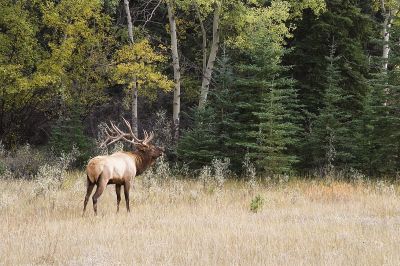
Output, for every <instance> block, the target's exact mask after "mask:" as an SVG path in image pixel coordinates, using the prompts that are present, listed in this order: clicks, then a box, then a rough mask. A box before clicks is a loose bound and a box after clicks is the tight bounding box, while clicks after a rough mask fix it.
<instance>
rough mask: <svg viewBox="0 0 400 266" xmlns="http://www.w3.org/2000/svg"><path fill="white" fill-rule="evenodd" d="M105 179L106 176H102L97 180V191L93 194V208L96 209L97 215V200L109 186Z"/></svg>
mask: <svg viewBox="0 0 400 266" xmlns="http://www.w3.org/2000/svg"><path fill="white" fill-rule="evenodd" d="M104 180H105V178H103V177H102V176H100V178H99V180H98V181H97V188H96V192H95V193H94V194H93V197H92V200H93V210H94V214H95V215H97V200H98V199H99V197H100V196H101V194H102V193H103V191H104V189H105V188H106V186H107V181H105V182H104Z"/></svg>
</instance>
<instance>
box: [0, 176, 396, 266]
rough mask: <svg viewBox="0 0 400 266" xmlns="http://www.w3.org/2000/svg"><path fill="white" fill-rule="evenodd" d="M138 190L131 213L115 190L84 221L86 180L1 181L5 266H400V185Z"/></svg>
mask: <svg viewBox="0 0 400 266" xmlns="http://www.w3.org/2000/svg"><path fill="white" fill-rule="evenodd" d="M134 183H135V187H134V190H133V193H132V197H133V198H132V207H131V208H132V212H131V213H129V214H128V213H127V212H126V210H125V208H124V207H125V206H124V204H123V203H124V202H123V201H122V202H121V211H120V213H118V214H117V213H116V197H115V192H114V187H113V186H109V187H107V189H106V191H105V193H104V194H103V195H102V197H101V198H100V200H99V203H98V208H99V216H98V217H94V215H93V210H92V206H91V202H90V203H89V206H88V207H89V208H88V210H87V213H86V214H85V216H84V217H82V216H81V214H82V213H81V211H82V202H83V197H84V194H85V186H84V175H83V174H82V173H74V174H71V175H70V176H69V178H68V179H67V180H66V181H65V182H64V184H63V186H62V188H61V190H59V191H55V192H54V193H48V194H45V195H37V194H35V193H33V192H32V191H34V188H35V182H33V181H12V180H0V265H54V264H55V265H133V264H136V265H137V264H139V265H400V249H399V247H400V198H399V192H400V191H399V190H400V188H399V186H398V185H392V184H389V183H386V182H357V183H346V182H324V181H289V182H287V183H281V184H274V183H272V182H269V183H266V184H263V185H258V186H256V187H252V188H250V187H248V186H247V185H246V184H245V183H241V182H234V181H230V182H229V181H228V182H227V183H226V184H225V185H224V188H223V189H222V190H213V189H212V188H211V187H206V188H204V187H203V184H202V183H201V182H195V181H176V180H173V181H169V182H164V183H162V184H161V183H158V184H156V183H155V184H153V185H151V186H146V187H145V186H143V184H142V181H141V180H140V179H139V180H136V181H135V182H134ZM257 195H260V196H261V197H262V198H263V199H264V205H263V208H262V209H260V210H258V212H257V213H254V212H252V211H250V203H251V201H252V199H253V198H254V197H255V196H257Z"/></svg>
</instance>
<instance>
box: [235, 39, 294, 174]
mask: <svg viewBox="0 0 400 266" xmlns="http://www.w3.org/2000/svg"><path fill="white" fill-rule="evenodd" d="M254 44H255V45H254V49H253V50H250V51H248V52H246V54H245V57H244V58H247V60H246V61H242V63H241V64H240V65H238V67H237V69H236V71H237V74H238V76H239V78H238V79H237V81H236V82H235V90H236V91H237V92H236V97H237V99H236V101H237V102H236V103H235V106H236V113H235V120H236V122H237V128H236V133H235V134H234V137H235V138H236V144H237V145H238V146H239V147H241V150H242V153H241V155H243V157H242V159H243V158H244V155H245V154H246V153H247V152H249V154H250V156H251V157H252V158H253V160H255V162H256V163H257V165H258V167H259V169H260V170H262V171H264V172H266V173H268V174H282V173H288V172H290V171H292V166H293V164H294V163H295V162H296V160H297V158H296V156H295V153H294V149H293V145H294V144H295V143H296V139H297V137H298V136H297V134H298V126H297V125H298V119H299V115H298V112H297V111H298V107H299V106H298V103H297V94H296V91H295V90H294V88H293V80H292V79H288V78H286V77H284V71H285V68H284V67H282V66H281V65H280V64H281V56H282V52H283V51H282V50H281V49H277V48H276V46H274V45H273V42H272V41H271V40H270V39H269V38H268V36H265V35H260V36H258V37H257V39H255V43H254Z"/></svg>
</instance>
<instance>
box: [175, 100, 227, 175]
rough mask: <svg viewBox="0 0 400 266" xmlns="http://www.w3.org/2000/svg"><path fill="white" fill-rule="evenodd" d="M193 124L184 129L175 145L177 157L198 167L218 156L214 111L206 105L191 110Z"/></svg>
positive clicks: (192, 166) (194, 167) (219, 154)
mask: <svg viewBox="0 0 400 266" xmlns="http://www.w3.org/2000/svg"><path fill="white" fill-rule="evenodd" d="M192 113H193V115H192V117H193V126H192V127H191V128H190V129H188V130H186V131H184V132H183V134H182V137H181V138H180V140H179V143H178V145H177V154H178V159H179V160H181V161H184V162H185V163H187V164H188V165H189V166H190V167H191V168H193V169H199V168H201V167H202V166H204V165H208V164H210V163H211V161H212V159H213V158H215V157H220V156H221V153H220V151H219V146H218V138H219V136H218V135H217V133H218V132H217V126H216V115H215V111H214V110H213V109H212V108H210V107H207V108H205V109H199V108H195V109H193V110H192Z"/></svg>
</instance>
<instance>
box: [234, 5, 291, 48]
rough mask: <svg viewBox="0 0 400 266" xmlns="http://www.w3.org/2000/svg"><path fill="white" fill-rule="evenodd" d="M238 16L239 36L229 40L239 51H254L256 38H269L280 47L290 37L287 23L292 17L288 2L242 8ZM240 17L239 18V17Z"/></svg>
mask: <svg viewBox="0 0 400 266" xmlns="http://www.w3.org/2000/svg"><path fill="white" fill-rule="evenodd" d="M242 8H243V10H242V12H241V13H240V14H236V19H237V23H236V27H237V29H236V30H237V32H238V34H237V35H236V36H235V37H234V38H232V39H229V40H228V44H229V45H231V46H233V47H236V48H239V49H252V48H253V46H254V45H255V43H254V42H255V41H256V40H257V39H258V38H256V37H261V36H264V37H265V36H268V38H270V39H271V40H273V42H274V43H276V44H277V45H278V46H280V45H282V44H283V42H284V39H285V38H287V37H290V31H289V28H288V27H287V26H286V22H287V20H288V19H289V16H290V12H289V11H290V5H289V3H288V2H286V1H273V2H272V3H271V5H270V6H269V7H267V8H265V7H252V8H248V7H247V8H246V7H242ZM238 15H239V16H238Z"/></svg>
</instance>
